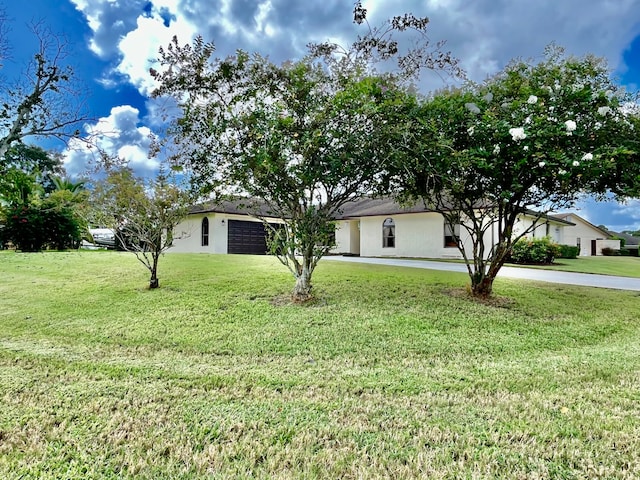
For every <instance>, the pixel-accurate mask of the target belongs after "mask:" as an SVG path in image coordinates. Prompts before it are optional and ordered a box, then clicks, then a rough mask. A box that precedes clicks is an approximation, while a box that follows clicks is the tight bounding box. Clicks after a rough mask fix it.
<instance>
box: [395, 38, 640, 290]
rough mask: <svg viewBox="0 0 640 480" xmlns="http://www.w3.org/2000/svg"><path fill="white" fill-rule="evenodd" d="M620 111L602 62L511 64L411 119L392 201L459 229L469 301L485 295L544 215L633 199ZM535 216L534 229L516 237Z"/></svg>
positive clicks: (629, 123)
mask: <svg viewBox="0 0 640 480" xmlns="http://www.w3.org/2000/svg"><path fill="white" fill-rule="evenodd" d="M628 100H629V98H628V97H627V96H625V94H624V92H623V91H622V90H621V89H620V87H618V86H617V85H616V84H615V82H614V81H613V80H612V79H611V77H610V75H609V72H608V70H607V68H606V65H605V64H604V62H603V61H602V60H601V59H598V58H595V57H593V56H586V57H583V58H574V57H568V56H565V55H564V54H563V52H562V51H561V50H560V49H558V48H554V47H551V48H549V49H548V51H547V55H546V57H545V59H544V60H543V61H541V62H539V63H532V62H525V61H522V60H516V61H513V62H512V63H510V64H509V65H508V66H507V67H506V68H505V69H504V71H502V72H501V73H499V74H498V75H496V76H495V77H493V78H490V79H489V80H487V81H486V82H484V83H482V84H473V83H467V84H466V85H465V86H463V87H461V88H456V89H449V90H444V91H440V92H436V93H435V94H433V95H432V96H430V97H429V98H427V99H425V101H424V102H421V104H420V106H419V107H418V108H417V109H416V110H415V111H414V114H413V115H412V117H410V118H408V123H405V124H404V125H403V126H402V128H401V129H400V130H401V131H399V133H398V136H397V138H398V141H397V145H401V149H402V151H403V152H404V154H403V155H402V156H400V157H399V158H400V159H401V161H400V164H399V165H396V167H397V168H398V170H397V171H398V178H399V184H398V188H399V194H400V196H401V197H403V198H405V199H411V200H416V199H420V200H422V201H424V202H425V204H426V205H427V206H429V207H431V208H433V209H434V210H435V211H438V212H441V213H442V214H443V215H444V217H445V219H446V220H447V222H448V223H449V225H450V228H451V230H452V231H455V228H454V226H455V225H461V227H462V228H463V231H464V232H466V234H465V235H461V236H460V237H461V238H458V245H459V248H460V251H461V252H462V254H463V255H464V257H465V260H466V261H467V266H468V269H469V275H470V277H471V284H472V290H473V293H474V294H475V295H478V296H488V295H490V294H491V291H492V285H493V279H494V278H495V276H496V275H497V273H498V271H499V269H500V268H501V267H502V265H503V263H504V262H505V261H506V259H507V258H508V255H509V252H510V250H511V246H512V245H513V243H514V242H515V241H517V239H518V238H520V237H522V236H525V235H527V234H529V233H531V231H532V229H534V228H535V227H536V223H538V224H539V222H540V221H543V219H544V214H545V213H548V212H550V211H552V210H556V209H561V208H567V207H570V206H571V205H573V203H574V202H575V201H576V200H577V199H578V198H579V196H580V195H581V194H582V193H584V192H596V193H602V192H605V191H607V190H614V191H619V192H623V191H630V190H629V188H630V187H629V185H628V183H630V182H631V180H632V177H633V176H634V175H637V172H638V169H637V168H636V166H635V163H637V162H634V161H632V160H633V158H636V159H637V149H635V150H633V149H631V148H630V147H631V145H630V143H629V138H630V136H631V135H633V132H634V131H635V130H634V129H635V124H636V123H637V119H636V118H635V117H634V116H633V114H632V113H630V112H628V111H627V110H628V105H629V104H628V103H627V102H628ZM621 172H624V175H625V176H626V177H625V179H622V176H623V174H622V173H621ZM531 209H535V211H536V212H537V213H535V214H534V216H535V217H536V219H537V222H534V223H532V224H531V225H529V226H527V227H525V228H521V229H519V230H516V228H515V227H516V224H517V222H518V221H519V219H520V218H521V217H522V215H523V214H525V213H530V214H531V212H530V210H531Z"/></svg>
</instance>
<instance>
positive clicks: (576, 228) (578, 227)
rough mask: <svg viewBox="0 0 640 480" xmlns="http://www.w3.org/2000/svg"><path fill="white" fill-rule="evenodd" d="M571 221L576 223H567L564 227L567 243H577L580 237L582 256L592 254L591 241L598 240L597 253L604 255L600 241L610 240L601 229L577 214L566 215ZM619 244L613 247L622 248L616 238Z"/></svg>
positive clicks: (616, 242) (565, 241) (616, 241)
mask: <svg viewBox="0 0 640 480" xmlns="http://www.w3.org/2000/svg"><path fill="white" fill-rule="evenodd" d="M565 219H566V220H568V221H569V222H573V223H575V225H571V226H570V225H567V226H566V227H565V229H564V241H563V243H564V244H565V245H577V244H578V238H579V239H580V255H581V256H589V255H591V242H592V240H596V255H602V248H603V247H602V246H601V247H598V246H597V243H598V241H599V240H600V241H602V240H608V239H605V236H604V235H603V233H602V232H600V231H599V230H596V229H594V228H593V226H591V225H590V224H588V223H585V222H584V220H582V219H581V218H580V217H578V216H577V215H569V216H567V217H565ZM613 242H615V244H616V245H617V246H615V247H611V248H615V249H619V248H620V241H619V240H614V241H613Z"/></svg>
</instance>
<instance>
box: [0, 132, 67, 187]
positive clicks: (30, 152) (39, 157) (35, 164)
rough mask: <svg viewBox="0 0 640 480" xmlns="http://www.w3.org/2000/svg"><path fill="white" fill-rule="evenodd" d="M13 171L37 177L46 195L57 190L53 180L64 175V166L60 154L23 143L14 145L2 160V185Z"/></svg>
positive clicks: (0, 163) (0, 180)
mask: <svg viewBox="0 0 640 480" xmlns="http://www.w3.org/2000/svg"><path fill="white" fill-rule="evenodd" d="M12 170H19V171H21V172H24V173H25V174H27V175H32V176H34V177H35V179H36V181H37V183H38V184H40V185H41V186H42V188H43V189H44V192H45V193H49V192H52V191H53V190H55V186H54V185H53V183H52V181H51V178H52V177H53V176H56V175H58V176H59V175H63V174H64V166H63V164H62V159H61V156H60V154H59V153H58V152H50V151H46V150H44V149H42V148H40V147H37V146H34V145H26V144H24V143H21V142H17V143H15V144H13V145H12V146H11V147H10V148H9V150H7V152H6V153H5V155H4V157H1V158H0V184H2V183H4V179H6V177H7V176H11V173H10V172H11V171H12Z"/></svg>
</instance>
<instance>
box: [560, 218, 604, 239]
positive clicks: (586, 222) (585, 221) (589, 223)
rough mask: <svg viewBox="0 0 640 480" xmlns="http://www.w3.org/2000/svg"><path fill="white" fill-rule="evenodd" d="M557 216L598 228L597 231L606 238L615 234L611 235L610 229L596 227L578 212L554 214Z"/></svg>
mask: <svg viewBox="0 0 640 480" xmlns="http://www.w3.org/2000/svg"><path fill="white" fill-rule="evenodd" d="M554 216H555V217H557V218H561V219H563V220H568V221H570V222H571V221H573V219H576V220H578V221H580V222H582V223H584V224H586V225H588V226H589V227H591V228H593V229H594V230H596V231H597V232H600V233H601V234H602V235H603V236H604V238H607V239H609V238H611V237H612V236H613V235H611V234H610V233H609V232H608V231H606V230H603V229H601V228H600V227H596V226H595V225H594V224H593V223H591V222H589V221H587V220H585V219H584V218H582V217H581V216H580V215H578V214H576V213H571V212H566V213H559V214H557V215H554ZM573 225H575V222H574V223H573Z"/></svg>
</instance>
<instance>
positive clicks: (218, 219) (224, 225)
mask: <svg viewBox="0 0 640 480" xmlns="http://www.w3.org/2000/svg"><path fill="white" fill-rule="evenodd" d="M205 217H207V218H208V219H209V245H207V246H202V219H203V218H205ZM229 220H243V221H247V222H260V221H261V220H258V219H257V218H254V217H250V216H248V215H233V214H226V213H198V214H194V215H189V216H188V217H187V218H186V219H185V220H183V221H182V222H181V223H180V224H179V225H178V226H177V227H176V228H175V229H174V230H173V232H174V240H173V247H171V248H170V249H169V250H168V252H170V253H172V252H174V253H227V252H228V238H229V236H228V235H229V233H228V230H227V229H228V225H229ZM269 221H270V222H272V223H278V222H279V220H276V219H269Z"/></svg>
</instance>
